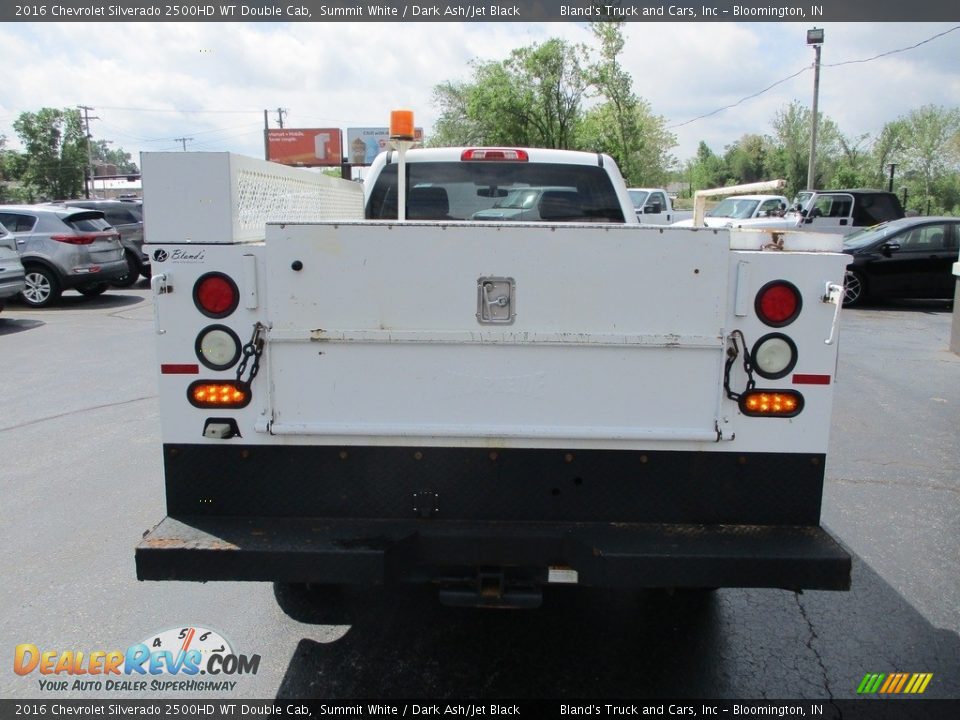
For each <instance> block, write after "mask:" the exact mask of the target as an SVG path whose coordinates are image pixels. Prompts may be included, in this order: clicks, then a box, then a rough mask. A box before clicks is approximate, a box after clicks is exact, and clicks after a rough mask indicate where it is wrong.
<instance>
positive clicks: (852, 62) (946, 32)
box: [823, 25, 960, 67]
mask: <svg viewBox="0 0 960 720" xmlns="http://www.w3.org/2000/svg"><path fill="white" fill-rule="evenodd" d="M955 30H960V25H954V26H953V27H952V28H950V29H949V30H944V31H943V32H942V33H937V34H936V35H933V36H931V37H928V38H927V39H926V40H921V41H920V42H918V43H916V44H915V45H910V46H909V47H904V48H898V49H896V50H888V51H887V52H883V53H880V54H879V55H874V56H873V57H868V58H864V59H863V60H844V61H843V62H838V63H829V64H828V63H824V65H823V67H840V66H841V65H856V64H857V63H866V62H870V61H871V60H877V59H879V58H882V57H887V56H888V55H896V54H897V53H902V52H906V51H907V50H913V49H914V48H918V47H920V46H921V45H926V44H927V43H928V42H932V41H934V40H936V39H937V38H940V37H943V36H944V35H949V34H950V33H952V32H954V31H955Z"/></svg>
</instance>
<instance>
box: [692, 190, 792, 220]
mask: <svg viewBox="0 0 960 720" xmlns="http://www.w3.org/2000/svg"><path fill="white" fill-rule="evenodd" d="M786 209H787V198H786V197H785V196H783V195H732V196H730V197H726V198H724V199H723V200H721V201H720V202H719V203H717V204H716V205H715V206H714V207H712V208H710V209H709V210H707V212H706V213H705V214H704V217H703V224H704V226H706V227H731V226H733V225H737V224H739V223H740V221H743V220H752V219H754V218H766V217H778V216H780V217H782V214H783V212H785V211H786ZM691 215H692V213H691ZM673 224H674V226H676V227H693V218H692V217H691V218H689V219H684V220H680V221H679V222H675V223H673Z"/></svg>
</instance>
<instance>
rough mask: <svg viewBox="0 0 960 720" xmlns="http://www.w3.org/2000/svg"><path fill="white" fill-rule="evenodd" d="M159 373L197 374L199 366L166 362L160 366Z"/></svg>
mask: <svg viewBox="0 0 960 720" xmlns="http://www.w3.org/2000/svg"><path fill="white" fill-rule="evenodd" d="M160 374H161V375H199V374H200V366H199V365H195V364H194V365H190V364H188V363H182V364H176V363H168V364H165V365H161V366H160Z"/></svg>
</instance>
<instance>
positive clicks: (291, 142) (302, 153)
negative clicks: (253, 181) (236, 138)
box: [267, 128, 343, 167]
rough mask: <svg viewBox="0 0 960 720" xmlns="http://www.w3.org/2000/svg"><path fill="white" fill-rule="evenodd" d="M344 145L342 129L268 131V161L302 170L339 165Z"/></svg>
mask: <svg viewBox="0 0 960 720" xmlns="http://www.w3.org/2000/svg"><path fill="white" fill-rule="evenodd" d="M341 143H342V134H341V132H340V129H339V128H309V129H305V128H300V129H296V128H281V129H279V130H267V160H272V161H273V162H276V163H281V164H283V165H297V166H301V167H321V166H327V165H337V166H339V165H340V164H341V161H342V160H343V154H342V151H341V149H340V146H341Z"/></svg>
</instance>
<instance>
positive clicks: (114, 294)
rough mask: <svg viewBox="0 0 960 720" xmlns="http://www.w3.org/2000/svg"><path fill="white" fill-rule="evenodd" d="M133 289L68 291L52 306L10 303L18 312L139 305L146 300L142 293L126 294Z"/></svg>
mask: <svg viewBox="0 0 960 720" xmlns="http://www.w3.org/2000/svg"><path fill="white" fill-rule="evenodd" d="M131 289H132V288H125V289H124V290H121V289H115V290H107V291H106V292H105V293H104V294H103V295H98V296H97V297H85V296H84V295H80V294H79V293H70V292H67V293H64V294H63V295H62V296H61V297H60V299H59V300H58V301H57V302H56V303H54V304H53V305H51V306H50V307H45V308H31V307H28V306H27V305H24V304H22V303H17V304H16V305H10V308H9V309H11V310H14V311H17V312H22V311H28V312H36V313H48V312H57V311H58V310H59V311H63V310H115V309H118V308H124V307H129V306H131V305H139V304H140V303H142V302H144V298H143V297H142V296H140V295H128V294H125V291H129V290H131Z"/></svg>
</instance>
